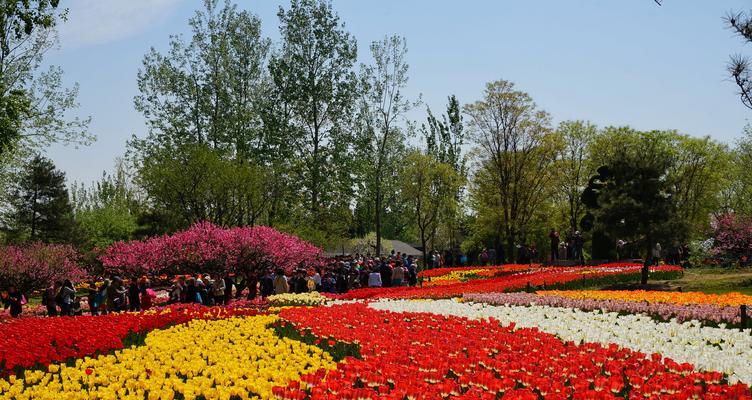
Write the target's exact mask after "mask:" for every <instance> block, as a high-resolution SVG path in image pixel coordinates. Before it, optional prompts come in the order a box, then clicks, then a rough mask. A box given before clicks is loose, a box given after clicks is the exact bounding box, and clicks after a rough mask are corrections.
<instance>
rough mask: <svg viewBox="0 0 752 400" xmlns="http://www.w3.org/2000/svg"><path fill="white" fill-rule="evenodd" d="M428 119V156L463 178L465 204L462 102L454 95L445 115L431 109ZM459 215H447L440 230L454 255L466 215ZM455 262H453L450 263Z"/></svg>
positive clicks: (459, 194)
mask: <svg viewBox="0 0 752 400" xmlns="http://www.w3.org/2000/svg"><path fill="white" fill-rule="evenodd" d="M426 111H427V113H428V116H427V118H426V124H423V125H422V126H421V131H422V133H423V137H424V139H425V141H426V153H428V154H431V155H433V156H434V157H436V159H438V160H439V161H440V162H443V163H445V164H449V165H451V166H452V169H454V171H455V172H456V173H457V174H458V175H459V176H460V177H461V178H462V184H461V185H460V186H459V187H458V190H457V193H456V195H455V196H456V198H457V201H458V202H462V201H463V200H464V199H463V196H464V194H465V185H466V180H467V174H468V169H467V161H468V158H467V155H466V154H463V149H462V147H463V146H464V145H465V136H466V135H465V132H464V130H465V126H464V123H463V121H462V109H461V107H460V102H459V101H458V100H457V97H456V96H454V95H451V96H449V98H448V103H447V107H446V113H445V114H443V115H442V116H441V119H439V118H437V117H436V116H435V115H434V114H433V112H431V109H430V108H427V109H426ZM456 210H457V214H456V215H449V216H447V218H446V220H445V223H444V224H442V225H441V226H440V227H439V229H440V230H441V231H442V232H441V233H442V234H441V235H440V236H444V237H445V238H446V239H447V240H446V242H447V245H448V247H449V248H450V249H451V251H452V254H454V250H455V249H456V248H457V247H458V243H459V242H460V241H461V240H462V237H461V236H462V235H463V234H465V233H467V232H463V228H464V226H463V225H464V221H465V212H464V208H463V207H457V208H456ZM448 261H449V262H450V263H452V262H453V261H454V260H448Z"/></svg>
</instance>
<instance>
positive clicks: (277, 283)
mask: <svg viewBox="0 0 752 400" xmlns="http://www.w3.org/2000/svg"><path fill="white" fill-rule="evenodd" d="M274 275H275V276H274V293H275V294H283V293H287V292H289V291H290V285H289V284H288V283H287V277H286V276H285V271H284V270H282V268H279V269H277V271H276V272H275V273H274Z"/></svg>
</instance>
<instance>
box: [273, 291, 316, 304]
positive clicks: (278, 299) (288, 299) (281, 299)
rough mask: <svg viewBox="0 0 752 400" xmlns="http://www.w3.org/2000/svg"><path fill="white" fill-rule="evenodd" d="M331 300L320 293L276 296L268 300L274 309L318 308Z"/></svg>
mask: <svg viewBox="0 0 752 400" xmlns="http://www.w3.org/2000/svg"><path fill="white" fill-rule="evenodd" d="M329 300H330V299H329V298H328V297H325V296H322V295H321V293H319V292H310V293H284V294H275V295H272V296H269V298H268V301H269V304H270V305H271V306H274V307H286V306H317V305H321V304H324V303H326V302H327V301H329Z"/></svg>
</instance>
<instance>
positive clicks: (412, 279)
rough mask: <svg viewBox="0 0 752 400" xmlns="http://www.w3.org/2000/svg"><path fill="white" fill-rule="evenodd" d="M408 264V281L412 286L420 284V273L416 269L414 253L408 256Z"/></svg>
mask: <svg viewBox="0 0 752 400" xmlns="http://www.w3.org/2000/svg"><path fill="white" fill-rule="evenodd" d="M405 266H406V268H405V269H406V270H407V271H406V272H407V283H408V284H409V285H410V286H415V285H417V284H418V273H417V271H416V270H415V267H416V265H415V260H414V259H413V256H412V254H411V255H409V256H407V262H406V264H405Z"/></svg>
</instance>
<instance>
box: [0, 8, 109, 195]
mask: <svg viewBox="0 0 752 400" xmlns="http://www.w3.org/2000/svg"><path fill="white" fill-rule="evenodd" d="M66 13H67V10H64V9H61V8H60V7H59V1H58V0H30V1H3V2H0V199H2V200H3V201H8V199H5V197H7V196H8V194H9V186H8V185H9V184H10V183H11V182H13V181H16V180H18V179H19V176H20V174H21V173H22V171H23V167H24V166H25V165H26V164H28V163H29V161H30V160H31V159H32V158H33V157H34V156H35V155H36V154H37V153H39V152H40V151H41V150H42V149H43V148H44V147H46V146H49V145H50V144H54V143H60V144H65V145H67V144H74V145H79V144H81V145H86V144H89V143H90V142H91V141H93V140H94V136H93V135H90V134H89V133H88V131H87V130H88V125H89V121H90V118H83V119H81V118H77V117H72V114H71V113H72V112H73V111H74V110H75V109H76V108H77V107H78V103H77V101H76V97H77V95H78V85H73V86H72V87H70V88H65V87H64V86H63V83H62V74H63V72H62V69H60V68H59V67H56V66H49V67H48V68H47V69H43V68H42V66H43V63H44V57H45V55H46V54H47V51H49V50H50V49H51V48H54V47H55V46H56V45H57V33H56V27H57V25H58V24H60V23H62V22H64V21H65V19H66Z"/></svg>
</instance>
